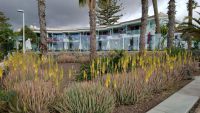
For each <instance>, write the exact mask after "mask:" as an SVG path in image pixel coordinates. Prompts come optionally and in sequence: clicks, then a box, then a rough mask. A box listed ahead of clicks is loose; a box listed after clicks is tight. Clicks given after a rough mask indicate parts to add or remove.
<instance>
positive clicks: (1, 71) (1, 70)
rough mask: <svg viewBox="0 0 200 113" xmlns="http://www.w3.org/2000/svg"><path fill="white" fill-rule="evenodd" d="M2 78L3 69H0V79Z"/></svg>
mask: <svg viewBox="0 0 200 113" xmlns="http://www.w3.org/2000/svg"><path fill="white" fill-rule="evenodd" d="M2 77H3V69H2V68H1V67H0V78H2Z"/></svg>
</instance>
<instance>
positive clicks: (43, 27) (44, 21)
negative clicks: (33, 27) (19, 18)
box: [38, 0, 47, 54]
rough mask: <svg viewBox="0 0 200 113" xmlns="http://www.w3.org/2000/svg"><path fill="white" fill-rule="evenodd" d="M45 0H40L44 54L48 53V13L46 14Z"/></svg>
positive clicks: (41, 44) (39, 14)
mask: <svg viewBox="0 0 200 113" xmlns="http://www.w3.org/2000/svg"><path fill="white" fill-rule="evenodd" d="M45 2H46V1H45V0H38V16H39V22H40V38H41V43H40V51H41V53H42V54H46V53H47V31H46V18H45V17H46V15H45V8H46V5H45Z"/></svg>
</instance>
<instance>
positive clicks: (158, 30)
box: [152, 0, 161, 34]
mask: <svg viewBox="0 0 200 113" xmlns="http://www.w3.org/2000/svg"><path fill="white" fill-rule="evenodd" d="M152 3H153V8H154V18H155V22H156V33H157V34H160V32H161V31H160V20H159V15H158V3H157V0H152Z"/></svg>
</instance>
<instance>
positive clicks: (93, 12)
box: [89, 0, 97, 61]
mask: <svg viewBox="0 0 200 113" xmlns="http://www.w3.org/2000/svg"><path fill="white" fill-rule="evenodd" d="M89 5H90V6H89V18H90V60H91V61H92V60H93V59H95V58H96V56H97V51H96V0H91V2H90V4H89Z"/></svg>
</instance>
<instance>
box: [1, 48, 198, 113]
mask: <svg viewBox="0 0 200 113" xmlns="http://www.w3.org/2000/svg"><path fill="white" fill-rule="evenodd" d="M84 62H85V61H84ZM62 64H63V62H62V63H61V62H57V60H56V57H55V56H51V55H46V56H40V55H37V54H35V53H27V54H21V53H15V54H13V55H12V56H10V57H9V58H8V59H7V60H5V62H4V65H5V70H6V71H5V73H4V76H0V77H1V89H0V112H1V113H7V112H8V113H125V112H126V113H130V112H137V113H143V112H146V111H147V110H149V109H151V108H152V107H154V106H155V105H157V104H158V103H160V102H161V101H162V100H163V99H165V98H167V97H168V96H170V95H171V94H172V93H174V92H175V91H177V90H178V89H180V88H181V87H183V86H184V85H186V84H187V83H189V82H190V81H191V80H187V79H188V78H190V76H188V75H189V74H191V72H192V71H193V70H194V71H195V68H194V67H195V65H196V64H195V61H194V57H193V56H192V53H190V52H187V51H183V50H176V49H172V50H166V51H162V52H145V54H144V55H139V54H138V53H132V54H131V53H128V52H125V51H112V52H108V54H107V55H100V56H99V57H98V58H97V59H95V60H93V61H88V62H87V63H81V65H82V66H81V67H80V69H79V71H78V72H76V73H75V72H74V70H72V69H69V70H68V71H65V70H67V69H66V68H65V67H63V66H61V65H62ZM2 73H3V71H2V69H0V75H2Z"/></svg>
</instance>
